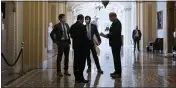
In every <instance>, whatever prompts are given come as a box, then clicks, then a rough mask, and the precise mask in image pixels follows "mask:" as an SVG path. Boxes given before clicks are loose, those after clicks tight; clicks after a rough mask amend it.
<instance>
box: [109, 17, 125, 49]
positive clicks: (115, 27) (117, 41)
mask: <svg viewBox="0 0 176 88" xmlns="http://www.w3.org/2000/svg"><path fill="white" fill-rule="evenodd" d="M121 31H122V25H121V22H120V21H119V20H118V19H116V20H114V21H113V23H112V24H111V27H110V30H109V34H107V37H108V38H109V45H110V46H121V45H122V36H121Z"/></svg>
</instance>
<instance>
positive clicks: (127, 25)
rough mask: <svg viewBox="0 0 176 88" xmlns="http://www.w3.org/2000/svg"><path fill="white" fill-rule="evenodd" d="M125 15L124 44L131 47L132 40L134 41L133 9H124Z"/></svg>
mask: <svg viewBox="0 0 176 88" xmlns="http://www.w3.org/2000/svg"><path fill="white" fill-rule="evenodd" d="M124 10H125V11H124V14H125V28H124V30H125V35H124V40H125V41H124V44H125V45H126V46H127V47H129V46H130V45H131V42H130V41H131V39H132V37H131V36H132V34H131V33H132V32H131V7H126V8H125V9H124Z"/></svg>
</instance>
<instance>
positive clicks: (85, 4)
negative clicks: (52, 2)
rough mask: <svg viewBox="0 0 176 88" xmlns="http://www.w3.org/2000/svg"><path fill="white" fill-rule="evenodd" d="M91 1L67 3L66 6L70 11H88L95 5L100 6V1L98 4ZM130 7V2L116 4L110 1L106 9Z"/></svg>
mask: <svg viewBox="0 0 176 88" xmlns="http://www.w3.org/2000/svg"><path fill="white" fill-rule="evenodd" d="M91 1H92V2H90V1H89V2H88V1H84V0H82V2H67V4H68V7H69V8H70V9H75V8H83V9H90V8H94V7H95V4H96V3H100V4H102V3H101V0H100V2H95V0H91ZM96 1H97V0H96ZM130 6H131V2H117V1H114V0H110V2H109V4H108V6H107V9H109V8H125V7H130Z"/></svg>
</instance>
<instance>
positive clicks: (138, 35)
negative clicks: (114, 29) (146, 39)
mask: <svg viewBox="0 0 176 88" xmlns="http://www.w3.org/2000/svg"><path fill="white" fill-rule="evenodd" d="M141 36H142V33H141V31H140V30H139V29H138V26H136V29H134V30H133V34H132V38H133V41H134V52H135V50H136V43H137V48H138V51H140V49H139V42H140V40H141Z"/></svg>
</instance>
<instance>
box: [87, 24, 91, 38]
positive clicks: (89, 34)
mask: <svg viewBox="0 0 176 88" xmlns="http://www.w3.org/2000/svg"><path fill="white" fill-rule="evenodd" d="M87 36H88V38H89V40H91V33H90V27H89V25H88V31H87Z"/></svg>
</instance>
